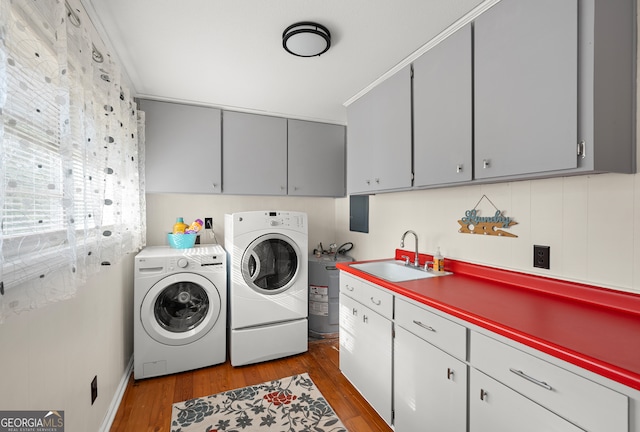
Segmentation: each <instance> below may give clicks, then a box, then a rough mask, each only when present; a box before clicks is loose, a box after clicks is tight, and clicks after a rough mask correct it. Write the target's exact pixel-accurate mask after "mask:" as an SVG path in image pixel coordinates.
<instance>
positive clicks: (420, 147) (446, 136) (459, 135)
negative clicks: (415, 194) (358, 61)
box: [413, 24, 473, 187]
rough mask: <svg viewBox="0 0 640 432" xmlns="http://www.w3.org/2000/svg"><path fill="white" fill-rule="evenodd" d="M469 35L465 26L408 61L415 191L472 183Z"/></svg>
mask: <svg viewBox="0 0 640 432" xmlns="http://www.w3.org/2000/svg"><path fill="white" fill-rule="evenodd" d="M471 37H472V34H471V24H467V25H466V26H464V27H463V28H461V29H460V30H458V31H456V32H455V33H454V34H452V35H450V36H449V37H447V38H446V39H445V40H443V41H442V42H440V43H439V44H438V45H436V46H435V47H433V48H432V49H430V50H429V51H427V52H426V53H424V54H423V55H422V56H420V58H418V59H417V60H416V61H415V62H414V63H413V115H414V150H413V151H414V171H415V180H414V186H416V187H422V186H432V185H439V184H447V183H458V182H464V181H470V180H471V179H472V174H473V167H472V157H473V155H472V139H473V129H472V124H473V123H472V116H473V106H472V98H471V96H472V85H473V75H472V58H473V57H472V52H471V49H472V46H471V45H472V39H471Z"/></svg>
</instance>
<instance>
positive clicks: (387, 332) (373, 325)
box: [340, 294, 393, 425]
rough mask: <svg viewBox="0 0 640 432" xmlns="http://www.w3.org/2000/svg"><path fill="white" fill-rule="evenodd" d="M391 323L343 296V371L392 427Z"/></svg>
mask: <svg viewBox="0 0 640 432" xmlns="http://www.w3.org/2000/svg"><path fill="white" fill-rule="evenodd" d="M392 349H393V343H392V323H391V321H389V320H388V319H386V318H384V317H382V316H381V315H378V314H377V313H375V312H373V311H371V310H370V309H369V308H367V307H365V306H363V305H362V304H361V303H358V302H357V301H355V300H353V299H352V298H350V297H348V296H346V295H344V294H340V370H341V371H342V373H343V374H344V375H345V376H346V377H347V378H348V379H349V381H351V383H352V384H353V385H354V386H355V387H356V388H357V389H358V391H359V392H360V393H361V394H362V396H364V398H365V399H366V400H367V401H368V402H369V403H370V404H371V406H372V407H373V408H374V409H375V410H376V411H377V412H378V414H380V416H381V417H382V418H383V419H384V421H386V422H387V423H388V424H389V425H390V424H391V421H392V414H391V410H392V402H391V397H392V386H391V380H392Z"/></svg>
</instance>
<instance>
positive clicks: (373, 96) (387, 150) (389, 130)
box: [347, 66, 412, 194]
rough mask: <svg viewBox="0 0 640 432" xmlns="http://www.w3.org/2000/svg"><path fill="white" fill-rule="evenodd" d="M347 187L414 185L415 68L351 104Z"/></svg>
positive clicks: (358, 190) (371, 189)
mask: <svg viewBox="0 0 640 432" xmlns="http://www.w3.org/2000/svg"><path fill="white" fill-rule="evenodd" d="M347 118H348V127H347V191H348V193H349V194H366V193H375V192H379V191H389V190H402V189H408V188H410V187H411V186H412V184H411V183H412V166H411V157H412V154H411V69H410V67H409V66H407V67H405V68H403V69H401V70H400V71H398V72H397V73H395V74H394V75H392V76H391V77H390V78H388V79H386V80H385V81H384V82H382V83H381V84H380V85H378V86H377V87H374V88H373V89H372V90H371V91H369V92H368V93H366V94H365V95H363V96H362V97H360V98H359V99H358V100H356V101H355V102H353V103H352V104H351V105H349V107H348V108H347Z"/></svg>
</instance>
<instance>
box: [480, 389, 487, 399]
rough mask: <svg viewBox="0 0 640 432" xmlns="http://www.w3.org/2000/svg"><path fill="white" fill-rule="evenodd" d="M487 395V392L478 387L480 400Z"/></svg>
mask: <svg viewBox="0 0 640 432" xmlns="http://www.w3.org/2000/svg"><path fill="white" fill-rule="evenodd" d="M488 396H489V393H487V392H486V391H484V390H483V389H480V400H481V401H483V400H486V399H487V397H488Z"/></svg>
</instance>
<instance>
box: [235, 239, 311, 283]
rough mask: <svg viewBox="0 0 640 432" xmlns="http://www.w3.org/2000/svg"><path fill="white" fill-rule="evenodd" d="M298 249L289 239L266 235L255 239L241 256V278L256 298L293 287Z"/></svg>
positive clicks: (299, 256) (297, 273)
mask: <svg viewBox="0 0 640 432" xmlns="http://www.w3.org/2000/svg"><path fill="white" fill-rule="evenodd" d="M301 258H302V257H301V255H300V249H299V248H298V246H297V245H296V243H295V242H294V241H293V240H291V239H290V238H289V237H287V236H285V235H282V234H276V233H271V234H266V235H263V236H261V237H258V238H257V239H255V240H254V241H253V242H251V244H249V246H248V247H247V249H246V250H245V252H244V255H243V256H242V263H241V269H242V277H243V278H244V281H245V282H246V283H247V285H248V286H250V287H251V288H253V289H254V290H255V291H257V292H258V293H260V294H278V293H281V292H283V291H286V290H287V289H289V288H290V287H291V285H293V284H294V283H295V281H296V279H297V278H298V275H299V273H300V267H301V266H300V259H301Z"/></svg>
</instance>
